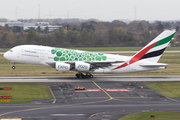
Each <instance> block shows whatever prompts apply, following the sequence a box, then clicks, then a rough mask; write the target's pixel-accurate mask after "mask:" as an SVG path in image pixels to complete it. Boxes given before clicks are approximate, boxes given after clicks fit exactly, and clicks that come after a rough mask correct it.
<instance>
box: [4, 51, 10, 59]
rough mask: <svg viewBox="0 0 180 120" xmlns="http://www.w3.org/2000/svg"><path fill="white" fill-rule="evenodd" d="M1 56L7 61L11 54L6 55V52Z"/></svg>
mask: <svg viewBox="0 0 180 120" xmlns="http://www.w3.org/2000/svg"><path fill="white" fill-rule="evenodd" d="M3 56H4V58H5V59H7V60H9V59H10V57H11V54H10V53H8V52H5V53H4V55H3Z"/></svg>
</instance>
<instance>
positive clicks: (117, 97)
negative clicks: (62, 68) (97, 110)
mask: <svg viewBox="0 0 180 120" xmlns="http://www.w3.org/2000/svg"><path fill="white" fill-rule="evenodd" d="M103 98H109V97H75V98H74V99H103ZM113 98H148V97H113Z"/></svg>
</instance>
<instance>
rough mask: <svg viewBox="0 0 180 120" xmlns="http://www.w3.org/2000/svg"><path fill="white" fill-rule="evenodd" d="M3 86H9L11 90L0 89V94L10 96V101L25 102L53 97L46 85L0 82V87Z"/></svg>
mask: <svg viewBox="0 0 180 120" xmlns="http://www.w3.org/2000/svg"><path fill="white" fill-rule="evenodd" d="M4 87H11V89H12V90H0V96H12V100H11V102H10V103H26V102H31V101H32V99H53V96H52V95H51V92H50V90H49V87H48V86H47V85H42V84H32V83H0V88H4ZM7 103H9V102H7ZM0 104H4V102H0Z"/></svg>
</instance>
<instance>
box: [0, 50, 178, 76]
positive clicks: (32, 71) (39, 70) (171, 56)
mask: <svg viewBox="0 0 180 120" xmlns="http://www.w3.org/2000/svg"><path fill="white" fill-rule="evenodd" d="M120 55H126V56H132V55H134V54H132V53H128V54H127V53H126V54H125V53H124V54H120ZM159 62H161V63H167V64H169V65H171V66H172V67H167V69H165V70H157V71H149V72H140V73H126V74H108V75H180V54H179V53H164V54H163V55H162V57H161V59H160V61H159ZM75 73H76V72H73V71H70V72H59V71H56V70H55V69H54V68H50V67H46V66H38V65H29V64H19V63H16V69H15V70H12V64H10V61H8V60H6V59H5V58H4V57H3V55H0V76H74V75H75ZM96 75H106V74H96Z"/></svg>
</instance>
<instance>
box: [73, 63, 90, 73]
mask: <svg viewBox="0 0 180 120" xmlns="http://www.w3.org/2000/svg"><path fill="white" fill-rule="evenodd" d="M75 69H76V70H78V71H82V72H89V70H90V64H88V63H85V62H76V63H75Z"/></svg>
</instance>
